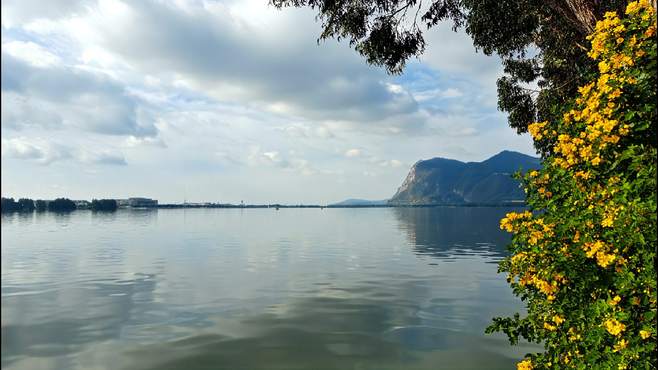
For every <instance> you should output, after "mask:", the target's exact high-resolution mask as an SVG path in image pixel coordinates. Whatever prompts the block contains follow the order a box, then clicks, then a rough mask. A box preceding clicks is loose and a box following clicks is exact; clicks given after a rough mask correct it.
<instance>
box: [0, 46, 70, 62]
mask: <svg viewBox="0 0 658 370" xmlns="http://www.w3.org/2000/svg"><path fill="white" fill-rule="evenodd" d="M2 50H4V51H5V52H7V54H9V55H11V56H13V57H15V58H18V59H21V60H24V61H26V62H28V63H30V64H31V65H33V66H35V67H50V66H53V65H57V64H60V63H61V59H60V58H59V57H58V56H57V55H55V54H53V53H51V52H50V51H48V50H47V49H45V48H43V47H42V46H40V45H38V44H35V43H33V42H31V41H29V42H24V41H10V42H6V43H3V44H2Z"/></svg>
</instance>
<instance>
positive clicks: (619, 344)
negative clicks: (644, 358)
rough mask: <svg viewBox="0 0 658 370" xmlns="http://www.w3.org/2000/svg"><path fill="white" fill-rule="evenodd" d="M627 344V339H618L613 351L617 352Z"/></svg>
mask: <svg viewBox="0 0 658 370" xmlns="http://www.w3.org/2000/svg"><path fill="white" fill-rule="evenodd" d="M627 346H628V341H627V340H626V339H620V340H619V341H618V342H617V343H616V344H615V346H614V347H613V348H614V349H613V352H618V351H619V350H622V349H624V348H626V347H627Z"/></svg>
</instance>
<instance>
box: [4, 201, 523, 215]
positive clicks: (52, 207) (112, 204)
mask: <svg viewBox="0 0 658 370" xmlns="http://www.w3.org/2000/svg"><path fill="white" fill-rule="evenodd" d="M431 207H525V202H522V201H511V202H496V203H476V202H472V203H426V204H398V203H395V204H393V203H387V204H351V205H342V204H328V205H320V204H280V203H272V204H230V203H164V204H157V203H156V204H154V205H151V206H123V207H122V206H119V202H118V201H117V200H116V199H93V200H92V201H91V202H88V201H80V200H71V199H68V198H57V199H55V200H41V199H38V200H32V199H29V198H20V199H19V200H18V201H15V200H14V198H2V213H13V212H22V213H28V212H34V211H36V212H45V211H49V212H71V211H75V210H91V211H104V212H113V211H116V210H118V209H121V208H128V209H159V208H162V209H181V208H274V209H279V208H321V209H324V208H431Z"/></svg>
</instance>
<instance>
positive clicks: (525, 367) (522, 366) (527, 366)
mask: <svg viewBox="0 0 658 370" xmlns="http://www.w3.org/2000/svg"><path fill="white" fill-rule="evenodd" d="M532 369H533V366H532V361H530V360H523V361H521V362H519V363H518V364H516V370H532Z"/></svg>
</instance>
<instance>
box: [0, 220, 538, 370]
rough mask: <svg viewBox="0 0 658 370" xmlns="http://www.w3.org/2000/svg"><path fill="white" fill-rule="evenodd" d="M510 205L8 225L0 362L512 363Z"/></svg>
mask: <svg viewBox="0 0 658 370" xmlns="http://www.w3.org/2000/svg"><path fill="white" fill-rule="evenodd" d="M510 211H511V209H510V208H457V207H444V208H360V209H324V210H321V209H281V210H279V211H276V210H274V209H169V210H165V209H160V210H120V211H117V212H115V213H93V212H90V211H76V212H73V213H70V214H52V213H43V214H40V213H34V214H29V215H24V214H11V215H3V216H2V368H3V369H4V368H6V369H318V370H320V369H513V368H514V364H515V363H516V362H517V361H518V360H519V359H520V358H522V357H523V355H524V354H525V353H528V352H534V351H536V350H537V347H533V346H531V345H527V344H526V345H522V346H518V347H512V346H510V345H509V343H508V341H507V339H506V337H504V336H503V335H485V334H484V329H485V327H486V326H487V325H488V324H489V323H490V321H491V318H492V317H494V316H505V315H509V314H512V313H514V312H518V311H521V310H522V303H521V302H520V300H519V299H517V298H516V297H514V296H513V295H512V293H511V289H510V288H509V286H508V285H507V283H506V281H505V276H504V275H503V274H497V273H496V271H497V262H498V261H500V259H501V258H502V257H503V256H504V254H505V245H506V243H508V242H509V236H508V235H507V234H506V233H504V232H502V231H501V230H499V228H498V221H499V220H500V218H502V217H503V216H504V215H505V213H507V212H510Z"/></svg>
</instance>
